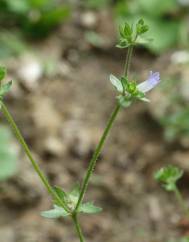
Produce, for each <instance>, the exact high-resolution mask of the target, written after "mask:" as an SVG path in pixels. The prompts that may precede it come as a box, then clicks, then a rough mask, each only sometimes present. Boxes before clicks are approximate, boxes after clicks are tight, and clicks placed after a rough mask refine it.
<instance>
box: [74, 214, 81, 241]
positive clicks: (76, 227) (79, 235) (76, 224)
mask: <svg viewBox="0 0 189 242" xmlns="http://www.w3.org/2000/svg"><path fill="white" fill-rule="evenodd" d="M72 219H73V222H74V225H75V229H76V232H77V234H78V237H79V239H80V242H84V236H83V233H82V230H81V226H80V224H79V221H78V214H77V213H74V214H73V215H72Z"/></svg>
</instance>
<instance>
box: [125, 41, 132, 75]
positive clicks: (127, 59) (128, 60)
mask: <svg viewBox="0 0 189 242" xmlns="http://www.w3.org/2000/svg"><path fill="white" fill-rule="evenodd" d="M132 54H133V45H131V46H129V48H128V51H127V55H126V61H125V67H124V72H123V74H124V76H127V75H128V74H129V67H130V62H131V57H132Z"/></svg>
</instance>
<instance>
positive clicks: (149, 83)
mask: <svg viewBox="0 0 189 242" xmlns="http://www.w3.org/2000/svg"><path fill="white" fill-rule="evenodd" d="M159 82H160V74H159V72H152V71H150V74H149V76H148V79H147V80H146V81H144V82H142V83H140V84H138V85H137V89H138V90H139V91H140V92H143V93H146V92H148V91H150V90H151V89H152V88H154V87H155V86H156V85H157V84H158V83H159Z"/></svg>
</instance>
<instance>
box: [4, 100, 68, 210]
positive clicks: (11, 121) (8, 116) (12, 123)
mask: <svg viewBox="0 0 189 242" xmlns="http://www.w3.org/2000/svg"><path fill="white" fill-rule="evenodd" d="M0 105H1V110H2V113H3V115H4V116H5V118H6V119H7V121H8V123H9V124H10V126H11V128H12V129H13V131H14V133H15V135H16V138H17V139H18V141H19V142H20V144H21V146H22V148H23V149H24V151H25V153H26V155H27V157H28V158H29V160H30V161H31V163H32V166H33V168H34V170H35V171H36V173H37V174H38V176H39V177H40V179H41V181H42V183H43V184H44V186H45V187H46V189H47V191H48V193H49V194H50V195H52V197H53V198H55V199H56V200H57V201H58V202H59V204H61V206H62V207H63V208H64V209H65V210H66V211H67V212H69V210H68V208H67V206H66V205H65V204H64V202H63V201H62V200H61V199H60V198H59V196H58V195H57V194H56V192H55V191H54V190H53V188H52V187H51V185H50V184H49V182H48V180H47V178H46V176H45V175H44V174H43V172H42V171H41V169H40V167H39V165H38V164H37V162H36V161H35V160H34V158H33V156H32V154H31V151H30V149H29V147H28V145H27V144H26V142H25V140H24V138H23V136H22V134H21V132H20V130H19V129H18V127H17V125H16V123H15V121H14V119H13V117H12V115H11V114H10V112H9V111H8V109H7V107H6V105H5V104H4V103H3V102H1V103H0Z"/></svg>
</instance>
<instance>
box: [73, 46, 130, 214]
mask: <svg viewBox="0 0 189 242" xmlns="http://www.w3.org/2000/svg"><path fill="white" fill-rule="evenodd" d="M132 53H133V46H130V47H129V49H128V52H127V58H126V62H125V70H124V75H125V76H127V75H128V71H129V65H130V62H131V57H132ZM120 108H121V106H120V104H117V106H116V107H115V109H114V111H113V112H112V114H111V116H110V119H109V120H108V123H107V125H106V127H105V130H104V132H103V134H102V137H101V139H100V141H99V143H98V145H97V147H96V150H95V152H94V154H93V156H92V158H91V160H90V162H89V166H88V169H87V172H86V175H85V177H84V180H83V184H82V187H81V192H80V195H79V199H78V202H77V204H76V207H75V212H76V213H77V211H78V209H79V206H80V204H81V203H82V201H83V198H84V195H85V192H86V190H87V187H88V184H89V180H90V177H91V175H92V173H93V171H94V168H95V165H96V162H97V159H98V157H99V155H100V153H101V151H102V148H103V145H104V143H105V141H106V138H107V136H108V134H109V132H110V130H111V127H112V125H113V123H114V121H115V119H116V117H117V115H118V113H119V110H120Z"/></svg>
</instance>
